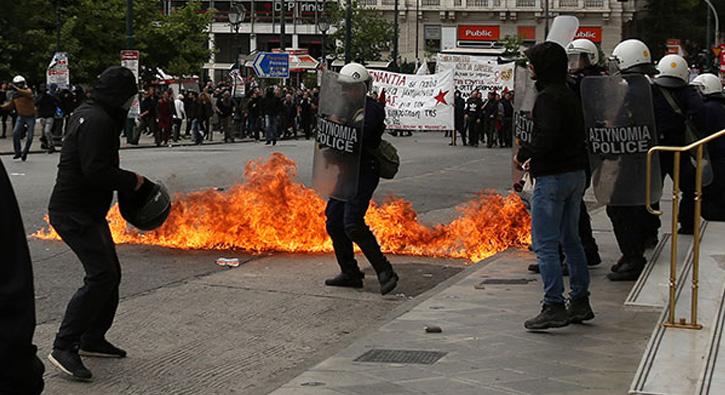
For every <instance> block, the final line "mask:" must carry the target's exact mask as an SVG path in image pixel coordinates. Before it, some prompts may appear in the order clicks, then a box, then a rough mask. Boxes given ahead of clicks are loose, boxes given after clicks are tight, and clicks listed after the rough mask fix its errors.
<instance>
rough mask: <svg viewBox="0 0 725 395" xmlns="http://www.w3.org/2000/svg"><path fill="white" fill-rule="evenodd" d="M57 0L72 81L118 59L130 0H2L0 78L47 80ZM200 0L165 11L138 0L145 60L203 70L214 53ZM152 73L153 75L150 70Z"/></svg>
mask: <svg viewBox="0 0 725 395" xmlns="http://www.w3.org/2000/svg"><path fill="white" fill-rule="evenodd" d="M56 4H61V8H60V10H61V50H62V51H65V52H68V56H69V61H70V72H71V82H72V83H74V84H77V83H92V82H93V81H94V80H95V78H96V76H97V75H99V74H100V73H101V72H102V71H103V70H104V69H105V68H107V67H109V66H112V65H117V64H120V59H119V52H120V51H121V50H122V49H129V48H127V45H126V0H103V1H98V0H63V1H59V0H23V1H11V0H2V12H0V26H3V28H2V29H0V53H2V56H0V80H8V79H9V78H11V77H12V76H13V75H15V74H23V75H25V76H26V78H28V80H29V81H30V82H31V84H36V83H39V82H43V81H44V80H45V69H46V67H47V66H48V63H49V62H50V59H51V57H52V54H53V52H54V51H55V46H56V40H55V37H56V35H55V32H56V25H55V16H56V15H55V12H56ZM200 9H201V2H200V1H198V0H195V1H190V2H189V3H188V4H187V5H186V6H185V7H182V8H178V9H175V10H174V11H173V12H172V13H171V15H168V16H166V15H163V14H162V12H161V4H160V2H159V1H156V0H134V2H133V11H134V30H135V37H134V41H135V45H134V48H132V49H138V50H140V51H141V65H142V66H143V67H146V68H148V69H149V70H155V68H156V67H160V68H162V69H164V70H165V71H166V72H167V73H169V74H173V75H180V76H181V75H189V74H199V73H200V72H201V68H202V66H203V64H204V63H205V62H207V61H208V60H209V58H210V55H211V52H210V49H209V48H208V34H207V33H206V31H207V28H208V27H209V25H210V23H211V18H212V15H213V14H212V13H210V12H207V13H201V12H199V10H200ZM148 75H153V73H150V74H148Z"/></svg>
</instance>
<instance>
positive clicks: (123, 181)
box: [48, 66, 155, 381]
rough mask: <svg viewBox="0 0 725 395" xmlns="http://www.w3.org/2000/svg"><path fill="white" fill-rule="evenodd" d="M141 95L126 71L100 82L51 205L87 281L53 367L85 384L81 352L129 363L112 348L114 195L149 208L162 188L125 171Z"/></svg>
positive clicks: (63, 162)
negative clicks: (124, 135) (122, 160)
mask: <svg viewBox="0 0 725 395" xmlns="http://www.w3.org/2000/svg"><path fill="white" fill-rule="evenodd" d="M136 92H137V88H136V78H135V77H134V75H133V73H132V72H131V71H130V70H129V69H127V68H125V67H121V66H113V67H109V68H108V69H106V70H105V71H104V72H103V73H102V74H101V75H100V76H99V77H98V80H97V81H96V83H95V85H94V87H93V90H92V92H91V98H90V100H88V101H86V102H85V103H83V104H82V105H81V106H80V107H78V109H77V110H76V111H75V112H74V113H73V116H72V117H71V120H70V125H69V127H68V135H67V136H66V138H65V139H63V148H62V149H61V153H60V163H59V164H58V176H57V178H56V183H55V187H54V188H53V193H52V195H51V197H50V205H49V207H48V213H49V217H50V223H51V225H52V226H53V228H54V229H55V230H56V232H58V235H60V237H61V239H63V241H64V242H65V243H66V244H68V246H69V247H70V248H71V250H73V252H74V253H75V254H76V255H77V256H78V258H79V259H80V261H81V264H82V265H83V268H84V270H85V272H86V276H85V278H84V279H83V286H82V287H81V288H80V289H79V290H78V291H76V293H75V294H74V295H73V297H72V298H71V300H70V302H69V303H68V307H67V309H66V312H65V316H64V318H63V322H62V324H61V325H60V329H59V330H58V333H57V334H56V337H55V342H54V343H53V351H52V352H51V353H50V355H49V356H48V359H49V360H50V362H51V363H52V364H53V365H54V366H55V367H57V368H58V369H59V370H60V371H61V372H63V373H64V374H66V375H68V376H70V377H71V378H74V379H77V380H83V381H88V380H90V379H91V377H92V374H91V372H90V371H89V370H88V369H86V367H85V366H84V365H83V361H82V360H81V358H80V356H79V350H80V353H81V354H83V355H86V356H102V357H115V358H123V357H125V356H126V351H124V350H122V349H120V348H118V347H116V346H114V345H113V344H111V343H110V342H109V341H108V340H106V332H107V331H108V330H109V329H110V328H111V325H112V323H113V318H114V316H115V315H116V308H117V307H118V287H119V284H120V282H121V266H120V264H119V261H118V256H117V255H116V247H115V244H114V242H113V238H112V237H111V231H110V229H109V227H108V222H106V214H107V213H108V210H109V208H110V206H111V202H112V200H113V192H114V191H119V192H126V193H129V194H133V195H134V196H135V197H136V198H137V199H139V201H145V200H146V199H147V198H148V196H149V195H150V194H151V192H152V191H153V188H154V186H155V185H154V184H153V183H152V182H150V181H149V180H147V179H146V178H144V177H143V176H141V175H139V174H136V173H133V172H130V171H127V170H123V169H121V168H120V167H119V155H118V150H119V147H120V138H119V135H120V133H121V131H122V130H123V128H124V126H125V124H126V116H127V114H128V110H129V108H130V107H131V102H132V101H133V98H134V96H135V95H136Z"/></svg>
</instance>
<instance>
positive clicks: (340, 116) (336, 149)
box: [312, 71, 367, 201]
mask: <svg viewBox="0 0 725 395" xmlns="http://www.w3.org/2000/svg"><path fill="white" fill-rule="evenodd" d="M366 95H367V86H366V85H365V83H363V82H358V81H353V80H351V79H349V78H347V77H345V76H342V75H340V74H338V73H334V72H331V71H326V72H324V73H323V74H322V84H321V88H320V103H319V114H318V115H319V117H318V120H317V137H316V142H315V156H314V160H313V169H312V183H313V186H314V188H315V189H316V190H317V191H318V192H320V193H321V194H322V195H324V196H327V197H331V198H334V199H337V200H343V201H346V200H349V199H351V198H353V197H354V196H355V195H356V194H357V189H358V177H359V174H360V155H361V152H362V137H363V135H362V134H363V122H364V120H365V97H366Z"/></svg>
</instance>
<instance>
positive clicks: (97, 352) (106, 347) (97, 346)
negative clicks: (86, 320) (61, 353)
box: [79, 339, 126, 358]
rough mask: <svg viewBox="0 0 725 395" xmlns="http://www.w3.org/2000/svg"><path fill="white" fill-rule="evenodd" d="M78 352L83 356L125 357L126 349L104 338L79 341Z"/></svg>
mask: <svg viewBox="0 0 725 395" xmlns="http://www.w3.org/2000/svg"><path fill="white" fill-rule="evenodd" d="M79 354H80V355H82V356H84V357H99V358H126V351H124V350H122V349H120V348H118V347H116V346H114V345H113V344H111V343H110V342H109V341H108V340H106V339H102V340H100V341H93V342H87V343H81V349H80V351H79Z"/></svg>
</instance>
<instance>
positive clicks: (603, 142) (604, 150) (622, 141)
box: [589, 125, 652, 155]
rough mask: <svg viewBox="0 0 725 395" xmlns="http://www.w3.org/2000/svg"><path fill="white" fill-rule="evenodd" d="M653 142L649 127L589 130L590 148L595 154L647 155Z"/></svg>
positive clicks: (637, 126)
mask: <svg viewBox="0 0 725 395" xmlns="http://www.w3.org/2000/svg"><path fill="white" fill-rule="evenodd" d="M651 141H652V132H651V131H650V128H649V127H648V126H647V125H635V126H622V127H604V128H589V148H590V150H591V152H592V153H593V154H614V155H621V154H640V153H646V152H647V150H648V149H649V146H650V142H651Z"/></svg>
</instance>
